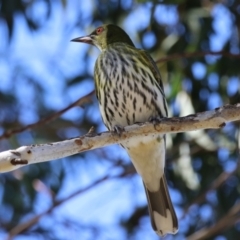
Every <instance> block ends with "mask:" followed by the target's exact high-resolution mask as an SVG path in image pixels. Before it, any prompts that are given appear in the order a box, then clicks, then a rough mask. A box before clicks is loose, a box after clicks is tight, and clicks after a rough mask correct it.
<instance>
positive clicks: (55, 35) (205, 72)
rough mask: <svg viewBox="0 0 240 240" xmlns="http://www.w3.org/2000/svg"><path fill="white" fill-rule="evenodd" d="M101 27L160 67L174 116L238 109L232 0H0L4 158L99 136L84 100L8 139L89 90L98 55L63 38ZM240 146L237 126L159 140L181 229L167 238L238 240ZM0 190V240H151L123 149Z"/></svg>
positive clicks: (32, 172) (237, 24)
mask: <svg viewBox="0 0 240 240" xmlns="http://www.w3.org/2000/svg"><path fill="white" fill-rule="evenodd" d="M102 23H114V24H118V25H119V26H121V27H123V28H124V29H125V30H126V31H127V33H128V34H129V35H130V36H131V38H132V40H133V41H134V42H135V43H136V46H137V47H139V48H144V49H147V50H148V51H149V52H150V53H151V54H152V56H153V58H154V59H155V60H156V61H157V62H158V66H159V69H160V70H161V73H162V77H163V81H164V85H165V92H166V96H167V99H168V103H169V111H170V115H171V116H183V115H187V114H191V113H194V112H200V111H206V110H210V109H214V108H216V107H219V106H222V105H224V104H228V103H230V104H235V103H238V102H240V101H239V100H240V98H239V93H240V84H239V70H240V67H239V66H240V58H239V47H240V41H239V34H240V32H239V30H240V2H239V1H237V0H219V1H211V0H202V1H201V0H194V1H192V0H162V1H146V0H141V1H140V0H139V1H133V0H126V1H125V0H111V1H107V0H91V1H79V0H72V1H67V0H62V1H56V0H0V35H1V41H0V134H1V140H0V151H4V150H8V149H14V148H17V147H19V146H22V145H29V144H37V143H46V142H51V141H61V140H64V139H67V138H71V137H76V136H79V135H83V134H85V133H87V132H88V131H89V129H90V127H91V126H94V127H95V130H96V131H97V132H100V131H104V130H105V127H104V126H103V123H102V120H101V116H100V114H99V110H98V104H97V101H96V98H95V97H93V96H92V97H89V99H88V100H89V101H87V103H85V104H84V105H81V106H78V105H75V106H74V107H72V108H71V109H70V110H68V111H67V112H65V113H64V114H62V115H61V116H60V117H58V118H56V119H54V120H53V121H51V122H44V121H43V123H40V124H37V125H36V126H35V127H33V128H32V129H31V130H26V131H21V130H20V131H18V133H11V131H13V130H16V129H21V128H22V127H25V126H27V125H28V124H33V123H36V122H38V121H39V120H41V119H43V118H45V117H48V116H51V115H54V114H55V113H56V112H58V111H60V110H61V109H63V108H65V107H67V106H68V105H70V104H71V103H72V102H74V101H76V100H77V99H79V98H81V97H83V96H85V95H86V94H88V93H89V92H91V91H92V90H93V89H94V83H93V79H92V75H93V66H94V62H95V59H96V57H97V55H98V50H97V49H95V48H93V47H91V46H85V45H84V44H76V43H70V40H71V39H72V38H74V37H78V36H82V35H85V34H87V33H89V32H91V31H92V30H93V29H94V28H95V27H97V26H99V25H101V24H102ZM213 52H215V53H216V52H217V53H218V52H221V54H213ZM189 53H192V55H191V56H189V55H188V54H189ZM238 145H239V126H238V123H230V124H227V125H226V126H225V127H224V128H223V129H220V130H207V131H197V132H189V133H185V134H177V135H174V134H172V135H168V136H167V157H166V160H167V164H166V173H167V178H168V184H169V186H170V193H171V196H172V199H173V202H174V205H175V208H176V212H177V215H178V218H179V232H178V233H177V235H175V236H167V237H165V238H164V239H166V240H168V239H186V238H188V239H215V240H225V239H240V224H239V219H240V217H239V216H240V207H239V200H240V182H239V180H240V171H239V167H238V161H239V153H238V148H239V147H238ZM0 183H1V184H0V202H1V204H0V239H159V238H158V237H157V235H156V234H155V233H154V232H153V231H152V229H151V226H150V222H149V217H148V213H147V205H146V199H145V195H144V190H143V187H142V183H141V180H140V178H139V177H138V176H137V175H136V174H135V172H134V171H133V169H132V165H131V163H130V161H129V159H128V156H127V155H126V153H125V152H124V151H123V149H121V148H120V147H119V146H111V147H107V148H104V149H98V150H95V151H91V152H86V153H84V154H79V155H76V156H72V157H69V158H66V159H61V160H57V161H53V162H48V163H42V164H36V165H30V166H27V167H24V168H21V169H18V170H16V171H13V172H10V173H4V174H0ZM204 228H205V235H200V234H201V233H202V232H201V230H202V229H204Z"/></svg>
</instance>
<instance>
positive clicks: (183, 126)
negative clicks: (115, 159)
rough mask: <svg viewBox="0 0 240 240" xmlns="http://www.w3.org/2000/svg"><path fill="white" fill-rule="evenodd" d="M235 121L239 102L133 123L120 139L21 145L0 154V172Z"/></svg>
mask: <svg viewBox="0 0 240 240" xmlns="http://www.w3.org/2000/svg"><path fill="white" fill-rule="evenodd" d="M237 120H240V103H239V104H236V105H226V106H223V107H221V108H216V109H215V110H211V111H206V112H202V113H197V114H192V115H189V116H186V117H178V118H162V119H161V121H160V122H159V123H157V124H152V123H140V124H134V125H131V126H127V127H125V131H124V132H123V133H122V134H121V135H120V136H119V135H118V134H116V133H115V132H103V133H100V134H95V135H94V134H93V133H92V132H91V133H89V134H87V135H84V136H81V137H77V138H73V139H69V140H65V141H62V142H55V143H48V144H39V145H31V146H22V147H20V148H18V149H15V150H8V151H4V152H1V153H0V172H8V171H12V170H14V169H17V168H19V167H22V166H24V165H27V164H33V163H38V162H45V161H50V160H54V159H58V158H63V157H67V156H70V155H73V154H77V153H80V152H84V151H88V150H93V149H96V148H100V147H105V146H108V145H110V144H116V143H122V142H124V141H128V140H129V139H131V138H135V137H144V136H147V135H158V134H159V133H161V134H165V133H180V132H187V131H195V130H200V129H214V128H221V127H224V126H225V124H226V123H227V122H233V121H237Z"/></svg>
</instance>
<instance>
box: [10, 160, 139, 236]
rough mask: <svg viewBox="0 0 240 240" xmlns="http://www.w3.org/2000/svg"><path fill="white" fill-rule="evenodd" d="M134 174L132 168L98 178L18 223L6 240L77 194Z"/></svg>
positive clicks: (32, 224)
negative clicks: (108, 181)
mask: <svg viewBox="0 0 240 240" xmlns="http://www.w3.org/2000/svg"><path fill="white" fill-rule="evenodd" d="M116 166H118V164H115V165H114V166H113V167H111V168H114V167H116ZM108 172H111V171H108ZM134 172H135V170H134V168H132V169H128V170H125V171H124V172H123V173H120V174H118V175H115V176H112V175H109V174H107V175H105V176H103V177H101V178H99V179H98V180H96V181H94V182H93V183H91V184H90V185H88V186H86V187H84V188H82V189H79V190H77V191H75V192H73V193H71V194H70V195H69V196H67V197H65V198H62V199H60V200H55V201H53V204H52V205H51V207H49V208H48V209H46V210H45V211H43V212H42V213H40V214H37V215H35V216H34V217H32V218H31V219H29V220H28V221H25V222H23V223H20V224H18V225H17V226H15V227H14V228H12V229H11V230H10V231H9V235H8V237H7V239H6V240H11V239H13V237H14V236H16V235H19V234H21V233H22V232H24V231H26V230H27V229H29V228H30V227H32V226H34V225H35V224H36V223H37V222H38V221H39V219H40V218H42V217H43V216H45V215H47V214H50V213H51V212H52V211H53V210H55V208H56V207H58V206H60V205H62V204H63V203H65V202H67V201H69V200H70V199H72V198H74V197H76V196H78V195H79V194H82V193H83V192H86V191H88V190H90V189H92V188H94V187H96V186H97V185H99V184H101V183H103V182H105V181H107V180H110V179H116V178H121V177H125V176H128V175H130V174H132V173H134Z"/></svg>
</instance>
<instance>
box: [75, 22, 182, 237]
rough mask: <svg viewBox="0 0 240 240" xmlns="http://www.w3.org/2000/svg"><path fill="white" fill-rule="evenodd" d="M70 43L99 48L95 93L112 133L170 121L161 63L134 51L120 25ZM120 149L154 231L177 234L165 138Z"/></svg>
mask: <svg viewBox="0 0 240 240" xmlns="http://www.w3.org/2000/svg"><path fill="white" fill-rule="evenodd" d="M71 41H73V42H81V43H87V44H90V45H93V46H96V47H97V48H98V49H99V50H100V54H99V56H98V58H97V60H96V62H95V67H94V82H95V92H96V96H97V99H98V102H99V109H100V113H101V116H102V119H103V122H104V124H105V125H106V127H107V128H108V129H109V130H110V131H115V132H118V133H121V131H124V127H126V126H128V125H131V124H134V123H139V122H147V121H153V122H155V123H156V121H161V118H164V117H167V114H168V110H167V102H166V98H165V94H164V89H163V83H162V79H161V75H160V72H159V70H158V68H157V65H156V63H155V62H154V60H153V59H152V57H151V56H150V54H149V53H148V52H147V51H145V50H143V49H138V48H136V47H135V45H134V43H133V42H132V40H131V39H130V37H129V35H128V34H127V33H126V32H125V31H124V30H123V29H122V28H121V27H119V26H117V25H114V24H103V25H102V26H99V27H97V28H96V29H95V30H94V31H93V32H91V33H90V34H89V35H86V36H83V37H77V38H74V39H72V40H71ZM121 145H122V146H123V148H124V149H125V150H126V151H127V153H128V155H129V157H130V159H131V160H132V163H133V165H134V167H135V169H136V171H137V173H138V174H139V175H140V176H141V177H142V181H143V185H144V189H145V193H146V197H147V202H148V209H149V215H150V220H151V225H152V228H153V230H154V231H155V232H156V233H157V234H158V235H159V236H165V235H166V234H176V233H177V231H178V219H177V216H176V213H175V210H174V207H173V204H172V201H171V198H170V194H169V190H168V185H167V181H166V177H165V173H164V169H165V153H166V138H165V135H163V134H159V135H157V136H156V135H149V136H145V137H136V138H133V139H131V140H127V141H124V142H123V143H122V144H121Z"/></svg>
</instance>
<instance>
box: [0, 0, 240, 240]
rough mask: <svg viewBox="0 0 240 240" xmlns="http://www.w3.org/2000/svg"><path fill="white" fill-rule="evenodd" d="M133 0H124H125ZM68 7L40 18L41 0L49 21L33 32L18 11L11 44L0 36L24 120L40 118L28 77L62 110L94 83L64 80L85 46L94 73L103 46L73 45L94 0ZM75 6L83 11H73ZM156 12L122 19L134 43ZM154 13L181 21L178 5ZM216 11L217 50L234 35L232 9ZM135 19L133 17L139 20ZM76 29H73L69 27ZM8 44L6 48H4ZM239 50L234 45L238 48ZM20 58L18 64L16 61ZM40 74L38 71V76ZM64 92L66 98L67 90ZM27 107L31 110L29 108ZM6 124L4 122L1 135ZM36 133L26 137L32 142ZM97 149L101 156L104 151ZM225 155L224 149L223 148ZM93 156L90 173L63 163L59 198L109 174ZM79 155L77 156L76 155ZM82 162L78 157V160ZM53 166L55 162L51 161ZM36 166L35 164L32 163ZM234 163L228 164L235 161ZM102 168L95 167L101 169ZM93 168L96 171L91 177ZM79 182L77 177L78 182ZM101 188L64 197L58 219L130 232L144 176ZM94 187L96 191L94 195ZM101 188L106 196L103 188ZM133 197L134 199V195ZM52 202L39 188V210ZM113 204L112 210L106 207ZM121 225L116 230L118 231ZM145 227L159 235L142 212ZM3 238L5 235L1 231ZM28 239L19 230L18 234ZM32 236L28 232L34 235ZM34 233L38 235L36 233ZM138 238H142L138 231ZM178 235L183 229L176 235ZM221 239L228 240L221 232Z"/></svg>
mask: <svg viewBox="0 0 240 240" xmlns="http://www.w3.org/2000/svg"><path fill="white" fill-rule="evenodd" d="M128 2H129V1H126V2H125V4H126V6H127V4H129V3H128ZM67 3H68V4H67V6H66V8H65V9H63V8H62V5H61V4H60V1H53V8H52V15H51V17H50V19H49V21H47V22H43V20H42V18H41V15H44V14H46V6H45V3H44V1H36V2H35V3H34V4H33V5H32V7H31V9H29V14H32V15H33V16H34V17H36V19H39V22H40V23H41V22H42V24H43V25H44V27H43V28H42V29H41V30H40V31H37V32H30V31H29V29H28V27H27V25H26V22H25V20H24V18H23V17H22V16H21V15H20V14H18V15H16V18H15V25H16V28H15V30H14V34H13V39H12V41H11V43H10V45H8V42H7V41H0V76H1V81H0V90H1V91H3V92H9V91H14V92H15V93H16V96H17V99H18V102H19V106H20V108H19V109H20V114H19V119H20V121H21V122H22V123H23V124H30V123H33V122H35V121H38V120H39V117H38V115H37V114H36V108H35V106H34V104H32V103H33V102H34V101H36V96H37V94H38V93H36V92H35V90H34V88H33V86H32V85H31V82H29V81H28V80H27V78H26V76H28V77H31V75H34V76H35V81H38V84H39V85H40V86H41V87H42V88H43V89H45V91H44V94H45V95H44V101H45V103H46V104H47V105H48V106H49V107H50V108H51V109H52V110H53V111H57V110H60V109H62V108H63V107H65V106H67V105H69V104H70V103H71V102H73V101H75V100H76V99H78V98H79V97H81V96H84V95H86V94H87V93H89V92H91V91H92V90H93V89H94V83H93V81H91V80H90V79H89V80H88V79H86V80H84V81H83V82H81V83H79V84H77V85H73V86H72V87H70V88H68V90H67V91H66V82H65V79H71V78H73V77H74V76H77V75H78V74H80V73H81V72H83V70H84V67H85V64H83V63H82V62H83V61H84V60H83V57H84V55H85V53H86V52H87V51H89V48H90V51H89V54H90V56H91V57H90V60H89V62H88V64H87V68H88V72H89V75H90V76H92V74H93V68H94V63H95V60H96V58H97V56H98V54H99V52H98V50H97V49H96V48H93V47H89V46H87V45H85V44H76V43H73V42H70V40H71V39H73V38H75V37H79V36H84V35H86V34H88V33H90V32H91V31H92V30H93V29H94V28H95V27H96V26H90V20H91V14H92V12H93V10H94V1H93V0H92V1H85V2H84V4H81V1H77V0H73V1H67ZM76 9H78V11H76ZM150 11H151V5H150V4H147V5H136V7H135V8H134V10H133V11H132V12H131V13H130V14H129V15H128V16H127V17H126V19H125V20H124V21H123V25H122V27H123V28H124V29H125V30H126V31H127V33H128V34H129V35H130V36H131V38H132V39H133V40H134V42H136V46H138V47H142V46H141V45H140V44H139V42H138V39H137V37H136V32H137V31H139V30H141V29H142V28H143V27H145V26H147V25H148V24H149V17H148V16H149V14H150ZM78 16H81V20H82V21H84V23H85V24H84V25H85V28H84V29H81V28H79V27H74V28H73V27H72V26H75V24H76V22H77V21H79V20H78ZM154 16H155V17H156V18H157V21H158V22H159V23H164V24H168V25H169V26H174V25H175V24H176V23H177V21H178V15H177V10H176V7H175V6H159V7H157V8H156V10H155V14H154ZM212 16H213V18H214V21H213V28H214V30H215V34H213V35H212V36H211V50H213V51H218V50H220V49H221V48H222V46H223V45H224V43H225V42H226V41H227V40H228V39H229V37H230V36H231V34H232V33H231V31H230V30H229V29H231V27H232V19H231V15H230V13H229V12H228V10H227V9H226V8H225V7H224V6H223V5H221V4H216V6H215V7H214V9H213V10H212ZM136 18H137V19H138V21H135V19H136ZM100 24H101V23H99V25H100ZM72 28H73V29H72ZM0 35H1V36H3V35H5V36H6V35H7V29H6V26H5V25H4V23H3V22H0ZM155 41H156V38H155V36H154V35H153V34H151V32H149V33H148V34H147V35H146V36H145V37H144V41H143V43H144V48H146V49H147V48H149V47H151V46H152V45H153V44H154V42H155ZM6 49H8V50H7V51H6ZM233 51H234V47H233ZM215 59H216V57H215V58H214V57H211V58H209V61H215ZM19 62H20V63H21V64H20V65H19ZM206 71H207V70H206V66H205V65H204V64H202V63H200V62H199V63H196V64H194V65H193V67H192V72H193V75H194V76H195V77H196V78H197V79H199V81H201V79H203V77H204V75H205V73H206ZM16 72H18V73H19V74H18V78H17V79H15V80H14V81H13V79H14V78H13V76H14V75H15V73H16ZM38 76H39V77H38ZM209 82H210V83H211V87H212V89H213V90H217V89H218V85H219V79H218V76H216V75H214V74H212V75H210V76H209ZM238 84H239V83H238V79H237V78H234V77H232V78H231V79H230V80H229V84H228V87H227V91H228V92H230V93H233V94H234V92H235V91H236V89H237V87H238ZM200 94H201V96H202V98H203V99H204V98H208V99H209V100H208V107H209V109H213V108H215V107H218V106H221V105H223V102H222V100H221V98H220V97H219V95H218V94H214V93H211V94H210V93H209V92H202V93H200ZM63 96H64V97H63ZM26 109H27V111H26ZM82 111H84V109H83V110H79V109H72V110H70V111H68V112H67V113H65V114H64V115H63V117H64V118H65V119H70V120H78V119H79V114H82V113H83V112H82ZM89 114H90V115H91V116H92V118H93V119H94V120H95V121H96V122H100V121H101V116H100V113H99V110H98V106H97V104H96V103H95V104H93V106H92V107H91V109H89ZM104 130H106V128H105V127H104V125H103V124H102V125H101V126H100V127H99V129H98V131H104ZM2 132H3V129H2V128H1V127H0V134H1V133H2ZM71 135H72V136H76V135H79V130H76V129H69V137H71ZM33 141H34V139H32V138H30V137H29V138H27V140H25V142H24V138H23V143H24V144H32V142H33ZM96 151H99V154H98V156H100V155H101V150H96ZM108 154H109V155H111V156H112V155H113V156H114V157H116V158H122V159H125V160H126V161H128V157H127V154H126V153H125V152H124V151H123V150H122V149H121V148H120V147H119V146H112V147H109V151H108ZM222 154H224V152H223V153H222ZM86 155H87V157H88V158H91V161H92V162H95V163H96V164H94V169H92V172H91V171H90V172H86V171H85V170H86V168H85V167H84V164H83V163H82V165H81V166H82V168H81V167H79V160H78V163H76V167H77V169H76V170H75V171H74V170H73V169H70V168H69V169H67V167H66V169H67V170H68V171H72V173H71V174H68V177H67V179H66V181H65V184H64V188H63V189H62V191H61V193H60V195H59V198H60V197H64V196H68V194H71V193H72V192H74V191H75V190H77V189H79V186H82V187H84V186H87V185H88V184H90V183H91V182H92V180H93V178H94V177H95V179H98V178H99V177H101V176H104V174H106V169H107V166H106V165H104V166H102V165H101V164H100V163H99V159H97V158H96V157H97V155H96V154H92V153H91V152H89V153H86ZM75 158H76V159H79V156H76V157H75ZM67 161H68V160H67V159H64V160H63V162H62V164H63V165H66V166H67ZM76 161H77V160H76ZM53 164H54V166H55V165H56V163H55V162H54V163H53ZM30 167H31V166H30ZM230 169H231V167H230ZM96 173H97V174H96ZM93 175H94V177H93ZM78 182H79V183H80V184H76V183H78ZM97 189H98V191H96V189H95V188H94V190H90V191H87V192H86V193H84V194H83V195H79V197H75V198H73V199H72V200H70V201H68V202H66V203H65V204H63V205H62V206H60V207H58V208H57V209H56V210H55V211H54V212H53V214H54V216H55V217H56V219H58V220H59V221H60V220H61V219H64V218H66V219H67V218H70V219H74V220H75V221H79V219H80V225H82V227H83V229H84V226H86V225H89V224H92V225H94V224H96V225H99V226H102V227H103V228H106V233H105V234H106V235H105V236H104V235H103V236H101V238H99V239H121V236H122V237H126V236H125V232H123V231H122V230H121V229H120V228H119V227H118V220H119V218H122V219H124V218H126V217H128V216H129V215H130V214H131V213H132V211H133V209H134V208H135V207H136V206H143V205H145V204H146V198H145V193H144V190H143V186H142V182H141V179H140V177H138V176H134V177H132V178H130V179H121V180H111V181H108V182H106V183H103V184H101V185H100V186H98V187H97ZM96 192H97V194H96ZM99 192H100V193H101V195H99ZM170 193H171V195H174V204H175V205H176V212H177V215H178V217H181V214H182V210H181V209H180V208H179V207H177V204H179V203H180V202H181V197H180V195H179V193H178V192H176V191H174V190H173V189H170ZM132 198H134V201H130V200H131V199H132ZM50 204H51V201H50V199H48V196H47V195H46V194H44V193H42V194H39V199H38V204H36V206H35V212H36V213H41V212H42V211H43V210H44V209H47V208H48V207H49V206H50ZM109 209H111V211H110V210H109ZM201 214H202V215H203V217H206V218H208V217H210V216H211V214H212V212H211V209H210V208H209V207H208V206H207V205H206V206H203V209H202V211H201ZM80 215H83V216H84V217H82V216H80ZM189 221H190V219H189V218H187V217H186V218H185V219H183V220H182V221H180V230H179V231H180V232H182V233H183V234H184V231H186V230H187V229H185V227H184V226H185V225H186V223H188V224H189ZM41 224H50V225H52V224H53V225H55V224H56V222H55V218H54V221H53V218H51V216H50V217H49V216H46V217H44V218H42V219H41ZM116 229H117V231H116ZM55 231H56V234H60V235H61V237H63V236H64V234H66V239H67V237H69V236H68V234H69V233H68V232H67V233H66V232H64V231H62V230H61V225H58V224H57V225H56V228H55ZM142 232H143V233H145V235H144V236H147V238H145V239H146V240H147V239H152V240H154V239H158V237H157V236H156V234H155V233H154V232H153V231H152V230H151V226H150V221H149V218H146V219H144V222H143V223H142ZM71 234H72V238H71V239H77V234H78V229H77V230H76V232H74V231H72V232H71ZM83 234H85V235H83V236H82V239H91V236H89V235H88V234H90V233H89V232H88V231H83ZM0 237H1V234H0ZM20 239H24V238H21V237H17V238H16V240H20ZM29 239H30V238H29ZM32 239H33V238H32ZM137 239H141V236H138V238H137ZM171 239H172V237H171V236H167V237H166V238H165V240H171ZM180 239H184V238H181V236H180V237H179V240H180ZM217 240H224V238H221V237H219V238H218V239H217Z"/></svg>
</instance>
